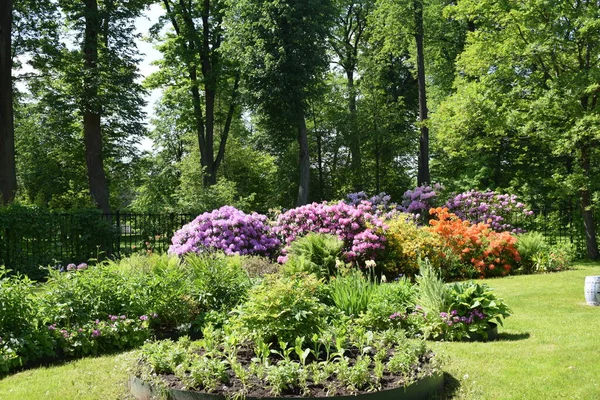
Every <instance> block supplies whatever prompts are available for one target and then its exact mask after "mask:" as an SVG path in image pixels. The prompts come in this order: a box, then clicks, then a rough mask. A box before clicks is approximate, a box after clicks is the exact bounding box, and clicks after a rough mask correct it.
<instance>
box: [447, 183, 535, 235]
mask: <svg viewBox="0 0 600 400" xmlns="http://www.w3.org/2000/svg"><path fill="white" fill-rule="evenodd" d="M445 207H446V208H448V210H450V212H452V213H454V214H456V215H457V216H458V217H459V218H461V219H463V220H467V221H470V222H472V223H479V222H483V223H486V224H489V226H490V228H491V229H492V230H494V231H496V232H504V231H510V232H512V233H522V232H524V231H523V229H522V228H519V227H515V226H514V225H513V224H514V223H515V222H518V221H519V220H523V219H524V218H526V217H528V216H530V215H533V211H530V210H528V209H527V207H526V206H525V204H523V203H521V202H519V201H518V199H517V196H516V195H509V194H502V193H496V192H494V191H491V190H488V191H486V192H480V191H477V190H470V191H468V192H465V193H460V194H458V195H456V196H455V197H454V198H452V199H450V200H448V202H447V203H446V205H445Z"/></svg>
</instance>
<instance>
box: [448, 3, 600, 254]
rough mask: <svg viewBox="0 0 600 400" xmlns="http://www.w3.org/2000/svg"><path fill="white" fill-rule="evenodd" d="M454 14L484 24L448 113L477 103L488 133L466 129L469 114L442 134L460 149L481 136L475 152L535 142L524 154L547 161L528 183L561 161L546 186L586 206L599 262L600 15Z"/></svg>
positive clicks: (506, 9)
mask: <svg viewBox="0 0 600 400" xmlns="http://www.w3.org/2000/svg"><path fill="white" fill-rule="evenodd" d="M452 10H453V12H455V13H456V14H455V15H456V16H457V17H459V18H462V19H464V20H465V21H474V29H473V31H472V32H470V33H469V35H468V40H467V46H466V48H465V50H464V52H463V54H462V55H461V56H460V60H459V67H460V71H459V72H460V73H459V75H458V77H457V82H456V84H455V87H456V88H457V93H456V95H454V96H452V97H450V98H449V99H448V100H447V101H446V102H444V104H442V106H443V108H446V109H449V110H451V109H454V110H456V109H457V107H455V105H457V104H460V103H464V102H465V100H464V99H465V98H466V97H467V96H469V97H470V98H472V99H476V100H477V101H476V102H469V105H468V107H469V109H471V110H472V111H473V113H474V114H475V115H477V120H478V126H477V127H475V128H476V129H472V128H474V124H467V126H466V127H465V128H460V126H459V124H456V117H460V114H459V113H455V112H451V113H447V114H445V115H440V117H442V116H444V119H441V120H440V122H442V123H441V124H440V125H439V131H440V132H439V133H442V134H444V135H445V134H451V133H452V132H453V131H454V133H453V134H452V137H454V138H455V139H456V138H457V136H456V135H457V134H458V135H461V133H460V132H461V131H462V132H464V129H472V130H471V137H472V138H473V139H476V140H472V139H469V145H470V144H473V143H481V142H482V140H481V138H482V137H484V136H486V135H488V136H489V135H491V134H493V135H494V136H496V137H499V138H500V139H501V140H502V141H504V142H506V141H507V140H508V141H512V144H511V145H512V146H514V143H515V139H517V138H526V139H527V141H520V144H521V146H522V147H521V150H522V151H524V150H525V149H526V150H527V151H528V152H531V151H532V150H533V149H534V148H536V147H529V146H528V143H531V142H532V141H533V143H537V144H539V143H543V144H544V145H542V146H540V145H538V146H537V148H539V149H541V150H543V151H544V150H545V151H546V153H542V154H538V155H534V154H531V156H528V158H529V160H528V161H529V162H527V163H522V164H521V165H522V166H521V168H522V173H523V174H531V167H528V165H529V166H531V165H533V164H534V163H532V161H533V162H535V163H538V164H539V162H538V160H540V159H544V158H548V151H551V157H552V158H553V159H554V160H556V161H557V162H556V163H554V164H553V165H548V164H544V165H547V166H548V167H549V168H546V169H547V172H546V173H544V175H543V176H542V179H544V180H551V181H554V185H556V186H562V188H563V191H566V192H568V193H570V195H575V196H577V197H579V203H580V208H581V210H582V215H583V225H584V228H585V232H586V238H587V253H588V257H589V258H592V259H596V258H598V257H599V253H598V245H597V241H596V229H595V221H594V212H593V210H594V202H593V198H594V195H595V193H597V191H598V185H597V184H596V183H595V180H594V179H593V176H594V175H595V172H596V169H595V168H596V167H595V165H597V163H598V161H599V159H600V158H599V156H600V105H598V97H599V96H600V83H599V82H600V68H599V65H600V64H599V63H600V61H599V60H600V39H599V38H600V25H599V24H598V21H599V20H600V7H598V4H597V2H595V1H577V2H548V1H542V0H534V1H528V2H521V1H516V0H510V1H505V2H501V3H498V2H496V1H493V0H478V1H474V0H465V1H461V2H459V3H458V5H457V6H456V7H452ZM476 93H478V95H477V96H475V95H474V94H476ZM492 104H493V105H494V106H493V107H492V108H491V109H492V110H494V112H493V113H486V112H484V108H482V107H486V106H490V105H492ZM488 108H489V107H488ZM451 126H453V127H454V129H448V128H449V127H451ZM473 135H475V136H473ZM463 143H464V141H463ZM525 146H528V147H525ZM522 151H521V152H522ZM515 153H516V152H515ZM500 161H501V162H500V165H499V168H502V167H503V166H506V165H507V163H510V164H512V165H517V164H516V163H515V162H514V161H515V158H512V157H511V158H509V159H506V158H505V159H504V160H500ZM536 179H539V178H537V177H536Z"/></svg>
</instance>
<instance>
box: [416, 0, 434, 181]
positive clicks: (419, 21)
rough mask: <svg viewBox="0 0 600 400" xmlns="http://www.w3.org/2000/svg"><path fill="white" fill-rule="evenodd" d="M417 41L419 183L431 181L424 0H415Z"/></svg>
mask: <svg viewBox="0 0 600 400" xmlns="http://www.w3.org/2000/svg"><path fill="white" fill-rule="evenodd" d="M414 11H415V42H416V45H417V81H418V84H419V124H420V126H421V135H420V137H419V166H418V172H417V185H418V186H421V185H424V184H427V183H430V182H431V177H430V175H429V128H427V125H426V121H427V93H426V89H425V56H424V53H423V36H424V33H423V0H414Z"/></svg>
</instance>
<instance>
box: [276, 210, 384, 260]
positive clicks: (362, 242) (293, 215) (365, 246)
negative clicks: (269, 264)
mask: <svg viewBox="0 0 600 400" xmlns="http://www.w3.org/2000/svg"><path fill="white" fill-rule="evenodd" d="M384 227H385V226H384V223H383V222H382V221H381V220H380V219H379V218H377V217H376V216H375V215H374V214H372V213H371V208H370V204H369V203H366V204H360V205H358V206H352V205H349V204H346V203H343V202H339V203H333V204H329V203H327V202H323V203H312V204H307V205H304V206H301V207H297V208H294V209H291V210H289V211H286V212H285V213H283V214H281V215H279V217H278V218H277V223H276V225H275V227H274V228H273V231H274V232H275V233H276V234H277V235H279V236H280V237H281V238H282V241H283V242H284V244H285V245H286V246H289V245H290V244H291V243H292V242H293V241H294V240H296V238H299V237H301V236H305V235H307V234H308V233H309V232H315V233H324V234H330V235H335V236H337V237H338V238H340V239H341V240H342V241H343V242H344V252H343V256H344V258H345V260H346V261H357V260H370V259H375V258H376V257H377V254H378V253H379V252H380V251H381V250H383V249H385V241H386V238H385V236H384V235H383V229H384ZM279 260H280V261H281V262H284V261H285V260H286V259H285V257H284V256H282V257H281V258H280V259H279Z"/></svg>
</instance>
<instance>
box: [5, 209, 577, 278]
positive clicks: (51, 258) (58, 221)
mask: <svg viewBox="0 0 600 400" xmlns="http://www.w3.org/2000/svg"><path fill="white" fill-rule="evenodd" d="M22 211H23V210H21V211H20V212H18V213H12V214H10V213H9V214H6V213H4V214H2V213H0V265H5V266H6V267H7V268H9V269H11V270H13V271H15V272H20V273H24V274H27V275H28V276H29V277H31V278H32V279H41V278H43V277H44V276H45V275H46V274H47V272H46V271H45V270H44V269H43V268H40V266H46V267H47V266H54V267H56V266H63V267H64V266H65V265H67V264H69V263H76V264H77V263H81V262H95V261H98V260H103V259H107V258H119V257H123V256H128V255H131V254H132V253H146V252H154V253H164V252H166V251H167V249H168V247H169V245H170V243H171V238H172V236H173V234H174V233H175V231H177V230H178V229H179V228H181V227H182V226H183V225H185V224H186V223H188V222H190V221H191V220H193V219H194V218H195V217H196V214H179V213H164V214H141V213H129V212H116V213H113V214H100V213H98V212H90V211H87V212H79V213H78V212H72V213H52V212H47V211H45V212H39V211H37V212H31V211H27V212H25V213H23V212H22ZM507 222H508V223H510V224H511V225H513V226H514V227H517V228H521V229H524V230H527V231H539V232H541V233H543V234H544V235H545V236H546V238H547V240H548V241H549V242H551V243H558V242H568V243H571V244H572V245H573V246H574V247H575V249H576V250H577V252H578V255H579V256H581V257H585V233H584V229H583V223H582V218H581V213H580V212H578V211H576V210H575V211H568V212H567V211H565V210H541V211H537V212H535V214H534V215H532V216H524V215H522V216H513V217H511V220H509V221H507Z"/></svg>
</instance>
